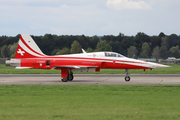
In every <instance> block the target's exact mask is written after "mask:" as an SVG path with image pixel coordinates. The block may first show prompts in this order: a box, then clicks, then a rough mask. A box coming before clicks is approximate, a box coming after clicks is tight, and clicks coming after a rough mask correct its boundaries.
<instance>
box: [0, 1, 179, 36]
mask: <svg viewBox="0 0 180 120" xmlns="http://www.w3.org/2000/svg"><path fill="white" fill-rule="evenodd" d="M179 6H180V0H0V16H1V17H0V35H1V36H2V35H7V36H16V35H17V34H31V35H37V36H40V35H44V34H56V35H85V36H94V35H97V36H103V35H115V36H116V35H118V34H119V33H123V34H124V35H127V36H134V35H136V34H137V33H138V32H144V33H145V34H147V35H150V36H153V35H159V33H160V32H163V33H164V34H166V35H171V34H177V35H180V13H179V12H180V7H179Z"/></svg>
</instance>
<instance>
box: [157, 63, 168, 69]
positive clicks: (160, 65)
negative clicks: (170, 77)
mask: <svg viewBox="0 0 180 120" xmlns="http://www.w3.org/2000/svg"><path fill="white" fill-rule="evenodd" d="M168 67H170V66H168V65H162V64H156V68H168Z"/></svg>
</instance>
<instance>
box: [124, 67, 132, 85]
mask: <svg viewBox="0 0 180 120" xmlns="http://www.w3.org/2000/svg"><path fill="white" fill-rule="evenodd" d="M125 73H126V77H125V81H126V82H129V81H130V79H131V78H130V77H129V73H128V69H126V71H125Z"/></svg>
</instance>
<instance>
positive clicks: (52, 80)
mask: <svg viewBox="0 0 180 120" xmlns="http://www.w3.org/2000/svg"><path fill="white" fill-rule="evenodd" d="M124 77H125V75H124V74H74V80H73V81H68V82H62V81H61V75H58V74H0V85H158V84H165V85H180V74H170V75H169V74H158V75H154V74H132V75H130V77H131V81H130V82H126V81H125V80H124Z"/></svg>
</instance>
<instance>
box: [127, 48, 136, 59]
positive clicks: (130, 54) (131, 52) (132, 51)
mask: <svg viewBox="0 0 180 120" xmlns="http://www.w3.org/2000/svg"><path fill="white" fill-rule="evenodd" d="M127 52H128V57H131V58H137V54H138V50H137V49H136V47H134V46H131V47H129V48H128V50H127Z"/></svg>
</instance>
